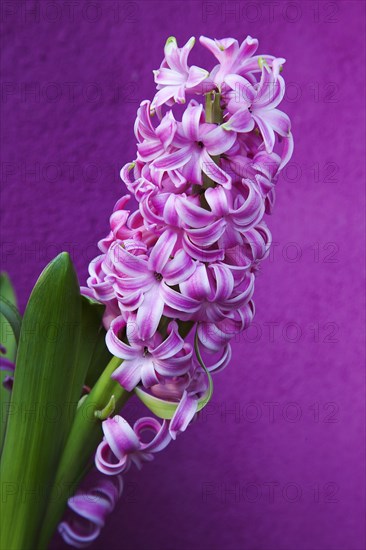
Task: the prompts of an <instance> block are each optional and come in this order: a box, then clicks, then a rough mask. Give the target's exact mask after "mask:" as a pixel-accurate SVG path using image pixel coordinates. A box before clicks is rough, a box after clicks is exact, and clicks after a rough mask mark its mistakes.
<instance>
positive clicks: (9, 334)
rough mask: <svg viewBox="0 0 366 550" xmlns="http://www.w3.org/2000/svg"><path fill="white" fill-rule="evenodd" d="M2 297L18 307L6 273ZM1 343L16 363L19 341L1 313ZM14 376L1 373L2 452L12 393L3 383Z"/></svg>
mask: <svg viewBox="0 0 366 550" xmlns="http://www.w3.org/2000/svg"><path fill="white" fill-rule="evenodd" d="M0 296H1V297H2V298H5V299H6V300H7V301H8V302H10V303H11V304H13V305H14V306H15V307H17V299H16V295H15V291H14V288H13V285H12V283H11V281H10V278H9V277H8V275H7V274H6V273H1V274H0ZM0 343H1V344H2V345H3V346H4V347H5V349H6V353H5V355H4V357H6V358H7V359H9V360H10V361H12V362H14V361H15V357H16V351H17V341H16V339H15V336H14V332H13V330H12V328H11V325H10V323H9V321H8V320H7V319H6V317H4V315H2V314H1V313H0ZM8 375H12V372H11V371H9V372H7V371H3V370H2V371H0V415H1V419H0V449H1V450H2V446H3V442H4V437H5V430H6V422H7V417H8V410H9V402H10V392H9V390H7V389H6V388H4V386H3V381H4V379H5V377H6V376H8Z"/></svg>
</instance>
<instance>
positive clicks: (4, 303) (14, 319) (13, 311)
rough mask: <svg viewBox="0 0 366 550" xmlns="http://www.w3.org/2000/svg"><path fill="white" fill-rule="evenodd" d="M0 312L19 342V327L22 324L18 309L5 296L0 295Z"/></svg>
mask: <svg viewBox="0 0 366 550" xmlns="http://www.w3.org/2000/svg"><path fill="white" fill-rule="evenodd" d="M0 313H1V314H2V315H3V316H4V317H5V319H6V320H7V321H8V323H9V325H10V326H11V329H12V331H13V334H14V337H15V340H16V341H17V342H19V335H20V328H21V325H22V318H21V316H20V315H19V311H18V310H17V308H16V307H15V305H14V304H12V303H11V302H10V301H9V300H8V299H7V298H4V296H1V295H0Z"/></svg>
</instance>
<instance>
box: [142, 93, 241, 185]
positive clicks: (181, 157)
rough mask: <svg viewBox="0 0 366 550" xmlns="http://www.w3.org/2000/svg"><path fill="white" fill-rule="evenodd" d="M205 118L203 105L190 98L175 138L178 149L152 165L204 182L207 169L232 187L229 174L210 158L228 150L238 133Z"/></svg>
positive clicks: (211, 176)
mask: <svg viewBox="0 0 366 550" xmlns="http://www.w3.org/2000/svg"><path fill="white" fill-rule="evenodd" d="M204 120H205V119H204V113H203V107H202V105H200V104H198V103H197V102H196V101H194V100H191V101H190V102H189V104H188V106H187V108H186V110H185V112H184V114H183V117H182V123H181V124H179V125H178V128H177V132H176V135H175V137H174V140H173V145H174V146H176V147H178V150H176V151H172V152H169V153H167V154H165V155H163V156H161V157H160V158H158V159H157V160H155V161H154V162H153V166H154V167H155V168H157V169H158V170H179V171H180V172H181V174H182V175H183V176H184V177H185V178H186V179H187V180H188V181H190V182H191V183H193V184H201V183H202V172H204V173H205V174H206V175H207V176H208V177H209V178H211V179H212V180H214V181H215V182H217V183H220V184H221V185H224V186H225V187H228V188H230V186H231V178H230V176H229V175H228V174H226V172H224V171H223V170H222V169H221V168H220V167H219V166H218V165H217V164H215V162H214V161H213V159H212V158H211V157H212V156H216V155H221V154H223V153H225V152H226V151H228V150H229V149H230V148H231V147H232V146H233V145H234V143H235V140H236V133H235V132H232V131H228V129H224V128H225V126H223V125H221V126H217V125H216V124H209V123H205V122H204Z"/></svg>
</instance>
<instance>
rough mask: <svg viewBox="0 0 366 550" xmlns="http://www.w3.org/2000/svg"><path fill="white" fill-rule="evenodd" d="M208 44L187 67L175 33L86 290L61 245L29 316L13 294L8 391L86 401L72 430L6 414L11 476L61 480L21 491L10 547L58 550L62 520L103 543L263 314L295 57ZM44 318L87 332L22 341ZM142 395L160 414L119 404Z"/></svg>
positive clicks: (227, 41)
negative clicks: (290, 64) (261, 279)
mask: <svg viewBox="0 0 366 550" xmlns="http://www.w3.org/2000/svg"><path fill="white" fill-rule="evenodd" d="M200 44H201V46H203V47H204V48H206V49H208V50H209V52H211V54H213V65H212V66H211V67H208V68H207V69H206V68H201V67H197V66H189V63H188V57H189V53H190V52H191V50H192V48H193V46H194V39H193V38H191V39H190V40H188V42H187V43H186V44H185V45H184V46H183V47H178V44H177V41H176V40H175V38H172V37H171V38H169V39H168V40H167V43H166V45H165V48H164V59H163V61H162V64H161V66H160V68H159V69H157V70H155V71H154V80H155V83H156V85H157V92H156V94H155V96H154V97H153V98H150V99H143V98H141V99H142V101H141V104H140V106H139V108H138V111H137V116H136V121H135V125H134V132H135V137H136V156H135V158H134V159H132V160H130V161H128V162H127V163H126V164H125V165H124V166H123V167H122V169H121V179H122V181H123V183H124V184H125V186H126V188H127V190H128V193H129V194H128V195H123V196H122V197H121V198H120V199H119V200H118V201H117V203H116V205H115V207H114V209H113V212H112V213H111V216H110V220H109V225H110V228H109V232H107V234H106V236H105V237H104V238H102V239H101V240H100V241H99V242H98V247H99V251H100V254H99V255H98V256H97V257H96V258H94V259H93V260H92V261H91V262H90V265H89V278H88V279H87V286H85V287H81V289H80V288H79V287H78V284H77V280H76V277H75V273H74V271H73V267H72V264H71V262H70V260H69V258H68V257H67V255H65V254H63V255H60V256H59V257H57V258H56V259H55V260H54V261H53V262H52V263H51V264H50V265H49V266H48V267H47V268H46V270H45V271H44V272H43V273H42V275H41V277H40V279H39V282H38V283H37V284H36V286H35V289H34V290H33V292H32V295H31V298H30V301H29V304H28V306H27V309H26V312H25V315H24V319H23V320H22V319H20V317H19V315H18V313H17V311H16V308H15V306H14V304H11V301H10V300H9V299H8V298H6V297H4V299H2V301H1V302H0V303H1V308H2V309H1V313H2V314H4V315H5V316H6V319H7V322H8V323H9V326H10V327H11V329H12V331H13V333H14V337H15V347H17V346H19V347H18V350H17V352H16V357H15V358H14V357H7V358H6V360H5V361H4V360H2V368H6V369H7V370H8V371H10V373H12V371H14V386H13V388H12V389H11V384H9V383H7V386H9V389H10V390H11V393H10V395H11V399H12V400H13V399H14V402H16V403H18V402H22V400H28V402H30V403H34V402H40V403H41V404H43V405H45V404H47V403H48V402H49V399H50V395H51V396H52V402H55V403H56V404H57V405H58V406H59V407H60V408H61V410H63V409H62V407H65V400H66V399H67V401H68V403H73V408H72V414H71V415H70V414H65V415H64V417H63V418H65V420H63V421H62V422H61V423H60V425H59V431H58V432H59V433H56V431H55V430H53V431H52V430H51V429H46V428H45V426H42V425H38V424H37V423H36V422H34V421H33V420H32V419H29V420H28V423H23V424H19V423H17V421H16V419H13V418H10V419H9V423H8V426H7V430H6V439H5V446H4V451H3V456H4V462H3V464H4V466H2V468H3V470H2V475H4V476H5V479H7V480H9V481H13V480H15V479H18V478H19V479H22V482H23V483H25V484H30V486H31V487H32V483H36V484H38V485H42V486H43V485H47V487H50V489H49V491H48V492H45V495H43V497H42V499H40V504H39V506H37V507H33V508H32V507H31V506H29V505H28V504H27V503H24V502H20V500H19V498H20V497H17V496H14V497H12V499H11V500H10V504H9V505H8V507H7V509H6V514H5V515H6V518H5V525H6V528H5V531H4V533H5V534H4V536H3V540H2V546H3V547H4V548H5V547H6V548H14V549H15V548H17V549H18V548H23V547H29V546H31V547H36V546H37V545H39V547H45V546H46V545H47V543H48V541H49V540H50V537H51V536H52V534H53V532H54V531H55V529H56V528H57V525H58V526H59V527H58V531H59V533H60V534H61V536H62V537H63V539H64V540H65V542H66V543H68V544H70V545H73V546H76V547H83V546H86V545H87V544H88V543H91V542H92V541H94V540H95V539H96V537H97V536H98V535H99V533H100V531H101V529H102V527H103V526H104V525H105V522H106V518H107V516H108V515H109V514H110V513H111V512H112V510H113V508H114V507H115V505H116V503H117V500H118V498H119V496H120V495H121V491H122V483H123V482H122V476H125V475H128V470H129V469H130V468H131V467H137V468H138V469H140V468H141V467H142V466H143V464H145V463H147V462H150V461H151V460H153V458H154V456H155V454H156V453H158V452H162V451H163V450H164V449H165V448H166V446H167V445H169V444H170V443H171V442H172V441H174V440H175V439H176V438H177V437H178V436H180V434H182V433H183V432H185V431H186V430H187V429H188V427H189V425H190V424H191V423H192V422H194V420H195V419H196V418H197V416H198V415H199V414H200V411H201V410H202V409H203V408H204V407H205V406H206V405H207V403H208V402H209V400H210V399H211V396H212V393H213V378H214V377H215V373H217V372H218V371H221V370H223V369H224V368H225V367H227V366H228V365H229V364H230V359H231V353H232V352H231V344H232V342H233V341H234V339H235V337H236V336H237V335H238V334H239V333H240V332H241V331H243V330H245V329H247V328H248V327H249V326H250V324H251V322H252V320H253V317H254V314H255V306H254V301H253V297H254V291H255V281H256V277H257V273H258V270H259V268H260V265H261V263H262V261H263V260H264V259H265V258H266V257H267V256H268V254H269V249H270V246H271V242H272V238H271V233H270V230H269V228H268V226H267V224H266V221H265V219H264V218H265V216H266V214H268V213H270V212H271V211H272V209H273V206H274V199H275V188H276V183H277V181H278V178H279V175H280V173H281V170H282V169H283V168H284V166H285V165H286V164H287V163H288V161H289V159H290V157H291V154H292V150H293V138H292V134H291V123H290V120H289V118H288V117H287V115H286V114H285V113H283V112H282V111H280V110H279V109H278V108H277V107H278V106H279V104H280V103H281V101H282V99H283V96H284V91H285V81H284V78H283V76H282V74H280V73H282V68H283V65H284V63H285V60H284V59H283V58H276V57H274V56H271V55H267V54H264V55H258V54H257V50H258V47H259V44H258V41H257V40H256V39H254V38H252V37H250V36H248V37H247V38H246V39H245V40H244V41H243V42H242V43H241V44H239V42H238V41H237V40H235V39H234V38H223V39H218V40H216V39H215V40H214V39H211V38H207V37H201V38H200ZM184 104H185V105H184ZM177 105H178V106H179V108H177ZM182 105H184V108H183V107H182ZM131 198H134V199H135V201H136V202H137V208H135V209H134V210H132V209H131V208H130V207H129V204H130V202H129V201H130V199H131ZM39 318H41V319H47V321H48V322H49V323H51V324H52V323H53V322H54V323H56V321H57V322H60V319H61V321H62V322H63V323H65V324H66V325H70V324H71V325H72V326H75V327H77V328H76V329H75V332H73V333H72V338H71V336H70V333H68V334H66V333H65V334H62V335H61V336H60V338H58V339H56V341H55V342H47V343H45V339H44V336H43V334H41V333H40V334H38V333H36V335H35V337H33V338H31V339H29V338H26V334H27V333H26V329H24V334H25V335H24V336H22V334H23V333H22V327H23V326H25V327H26V326H27V325H28V326H29V325H31V326H33V325H34V323H35V322H36V320H38V319H39ZM6 347H7V346H6ZM65 350H67V352H68V354H69V355H68V360H67V361H65ZM14 359H15V361H14ZM14 364H15V368H14ZM216 391H218V392H219V391H220V388H219V387H218V388H217V389H216ZM133 397H135V398H136V399H139V400H140V401H141V402H142V403H143V404H144V405H145V407H146V409H147V410H148V411H149V414H153V415H154V416H146V415H144V416H142V417H141V418H137V419H136V420H135V421H134V422H133V423H132V424H130V423H129V422H127V420H126V418H125V416H127V415H124V414H123V415H122V414H121V411H122V408H123V407H124V406H125V404H126V403H127V402H128V401H129V399H131V398H133ZM32 422H33V423H32ZM145 432H148V433H149V434H150V440H149V441H148V442H146V436H144V437H142V434H143V433H145ZM34 438H36V440H37V441H39V443H40V444H39V445H37V446H35V445H32V441H34ZM29 449H30V451H29ZM27 453H28V454H27ZM26 454H27V460H28V463H27V464H28V466H27V468H26V469H25V468H24V467H23V466H24V464H23V460H24V458H23V457H24V456H25V455H26ZM14 457H15V459H14ZM93 462H94V468H95V469H96V470H98V472H99V475H100V476H102V477H100V478H98V479H97V480H96V481H95V482H94V483H95V484H94V486H93V485H91V486H90V484H89V489H88V490H87V491H86V492H85V491H83V488H82V487H83V486H82V485H81V486H79V484H80V481H81V480H82V478H83V477H84V475H85V473H86V472H87V471H88V469H90V468H91V467H92V464H93ZM39 464H42V465H43V467H42V468H39ZM27 476H28V477H27ZM92 480H93V476H91V477H90V483H93V481H92ZM60 487H61V488H62V489H61V493H60V489H59V488H60ZM56 491H57V494H56ZM15 532H16V533H17V534H16V536H15V535H14V533H15Z"/></svg>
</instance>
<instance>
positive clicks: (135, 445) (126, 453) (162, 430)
mask: <svg viewBox="0 0 366 550" xmlns="http://www.w3.org/2000/svg"><path fill="white" fill-rule="evenodd" d="M102 428H103V432H104V439H103V441H102V442H101V443H100V445H99V447H98V449H97V452H96V455H95V465H96V467H97V468H98V470H99V471H100V472H101V473H103V474H105V475H108V476H110V475H116V474H120V473H122V472H125V471H126V470H128V468H129V467H130V465H131V464H132V463H133V464H135V465H136V466H137V468H138V469H141V467H142V464H143V462H147V461H151V460H153V458H154V453H157V452H159V451H162V450H163V449H165V447H166V446H167V445H168V444H169V443H170V441H171V436H170V434H169V427H168V422H167V421H166V420H164V421H163V422H162V424H160V422H159V421H158V420H156V418H150V417H144V418H140V419H139V420H137V422H135V424H134V425H133V427H131V426H130V425H129V424H128V422H127V421H126V420H125V419H124V418H122V416H119V415H116V416H114V417H113V418H107V420H104V422H103V423H102ZM144 432H150V433H152V434H153V439H152V440H151V441H149V443H143V442H142V439H141V436H142V434H143V433H144Z"/></svg>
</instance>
